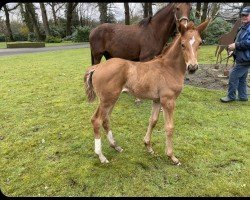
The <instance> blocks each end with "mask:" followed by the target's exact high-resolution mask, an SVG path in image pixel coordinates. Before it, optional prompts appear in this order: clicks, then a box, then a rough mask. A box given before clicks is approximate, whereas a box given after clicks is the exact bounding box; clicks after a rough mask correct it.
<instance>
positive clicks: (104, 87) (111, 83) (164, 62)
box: [84, 20, 209, 164]
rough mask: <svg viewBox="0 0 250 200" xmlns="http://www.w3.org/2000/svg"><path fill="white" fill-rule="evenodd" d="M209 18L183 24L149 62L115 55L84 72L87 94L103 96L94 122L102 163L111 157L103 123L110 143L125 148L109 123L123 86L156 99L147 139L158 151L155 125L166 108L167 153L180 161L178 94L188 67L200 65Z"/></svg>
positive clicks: (96, 143) (130, 90)
mask: <svg viewBox="0 0 250 200" xmlns="http://www.w3.org/2000/svg"><path fill="white" fill-rule="evenodd" d="M208 23H209V20H207V21H205V22H203V23H202V24H200V25H199V26H197V27H195V25H194V23H193V22H189V23H188V25H187V27H185V26H184V25H182V24H180V27H179V29H180V34H178V35H177V36H176V37H175V38H174V40H173V42H172V44H171V45H169V46H168V47H167V48H165V49H164V50H163V51H162V54H160V55H159V56H157V57H155V58H154V59H152V60H150V61H147V62H134V61H129V60H125V59H121V58H112V59H110V60H107V61H106V62H102V63H99V64H97V65H93V66H91V67H90V68H89V69H87V71H86V73H85V75H84V82H85V89H86V95H87V97H88V100H89V101H90V102H92V101H94V100H95V97H96V95H97V96H98V97H99V105H98V108H97V110H96V111H95V113H94V115H93V116H92V119H91V122H92V125H93V129H94V137H95V153H96V154H97V155H98V156H99V159H100V161H101V162H102V163H108V162H109V161H108V160H107V158H106V157H105V156H104V155H103V153H102V147H101V134H100V127H101V126H103V128H104V130H105V133H106V135H107V138H108V141H109V143H110V146H111V147H113V148H114V149H115V150H117V151H118V152H121V151H122V150H123V149H122V148H121V147H120V146H118V145H117V143H116V141H115V139H114V137H113V133H112V131H111V128H110V124H109V117H110V114H111V112H112V109H113V108H114V106H115V103H116V101H117V100H118V98H119V96H120V94H121V91H122V88H123V87H126V88H128V90H129V92H130V93H131V94H133V95H134V96H135V97H137V98H140V99H151V100H152V101H153V105H152V113H151V117H150V120H149V125H148V129H147V133H146V135H145V137H144V143H145V145H146V147H147V150H148V152H150V153H154V151H153V148H152V144H151V134H152V129H153V128H154V127H155V125H156V123H157V120H158V117H159V112H160V108H161V107H162V108H163V113H164V117H165V126H164V127H165V130H166V154H167V156H168V157H169V158H171V160H172V161H173V162H174V163H175V164H180V162H179V160H178V159H177V158H176V157H175V156H174V153H173V142H172V137H173V129H174V123H173V113H174V108H175V102H176V99H177V97H178V96H179V94H180V93H181V91H182V88H183V85H184V77H185V73H186V71H188V72H189V73H194V72H195V71H196V70H197V68H198V62H197V51H198V47H199V46H200V44H201V42H202V40H201V37H200V33H201V31H203V30H204V29H205V28H206V27H207V25H208Z"/></svg>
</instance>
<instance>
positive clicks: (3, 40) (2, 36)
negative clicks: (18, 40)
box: [0, 34, 5, 42]
mask: <svg viewBox="0 0 250 200" xmlns="http://www.w3.org/2000/svg"><path fill="white" fill-rule="evenodd" d="M0 42H5V35H3V34H0Z"/></svg>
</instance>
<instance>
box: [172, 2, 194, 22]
mask: <svg viewBox="0 0 250 200" xmlns="http://www.w3.org/2000/svg"><path fill="white" fill-rule="evenodd" d="M191 9H192V5H191V3H176V4H175V5H174V13H175V19H176V21H177V24H183V25H185V26H187V23H188V21H189V15H190V11H191Z"/></svg>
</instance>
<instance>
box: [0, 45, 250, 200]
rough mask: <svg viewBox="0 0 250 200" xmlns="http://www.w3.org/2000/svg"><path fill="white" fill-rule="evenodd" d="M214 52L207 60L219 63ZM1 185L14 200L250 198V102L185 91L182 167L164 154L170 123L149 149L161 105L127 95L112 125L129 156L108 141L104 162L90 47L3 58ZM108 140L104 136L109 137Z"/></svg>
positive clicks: (179, 116) (158, 130)
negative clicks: (89, 81)
mask: <svg viewBox="0 0 250 200" xmlns="http://www.w3.org/2000/svg"><path fill="white" fill-rule="evenodd" d="M210 51H211V50H210V49H209V48H208V49H206V48H205V47H202V48H201V52H200V60H202V62H203V63H205V62H208V63H209V62H211V61H209V59H210V56H209V55H210V54H209V53H210ZM0 63H1V65H0V94H1V99H0V119H1V123H0V147H1V148H0V149H1V151H0V157H1V159H0V160H1V162H0V174H1V176H0V184H1V191H2V192H3V193H4V194H5V195H7V196H18V197H19V196H46V197H47V196H60V197H62V196H188V197H190V196H240V197H242V196H249V195H250V192H249V191H250V190H249V189H250V188H249V182H250V181H249V164H250V163H249V158H250V156H249V146H250V144H249V141H250V138H249V130H250V123H249V121H250V115H249V113H250V103H249V102H232V103H229V104H222V103H220V102H219V98H220V97H222V96H224V95H225V94H226V91H219V90H207V89H202V88H196V87H192V86H185V87H184V89H183V91H182V93H181V95H180V97H179V98H178V99H177V103H176V109H175V113H174V123H175V131H174V139H173V141H174V152H175V154H176V156H177V157H178V158H179V159H180V161H181V162H182V165H181V166H174V165H172V163H171V161H170V160H169V159H168V158H167V157H166V156H165V155H164V150H165V133H164V128H163V124H164V122H163V117H162V113H161V115H160V118H159V121H158V124H157V125H156V127H155V129H154V131H153V136H152V142H153V147H154V150H155V152H156V154H155V155H154V156H152V155H149V154H148V153H147V152H146V149H145V147H144V144H143V142H142V140H143V137H144V135H145V133H146V129H147V125H148V118H149V116H150V112H151V102H150V101H143V103H142V104H141V105H140V106H139V107H136V106H135V105H134V98H133V97H131V96H130V95H128V94H125V93H123V94H122V95H121V96H120V99H119V101H118V102H117V104H116V106H115V108H114V110H113V113H112V116H111V125H112V131H113V134H114V136H115V138H116V140H117V142H118V144H119V145H121V147H122V148H123V149H124V151H123V152H122V153H117V152H115V151H114V150H113V149H112V148H110V147H109V145H108V141H107V139H106V138H105V136H104V134H103V135H102V142H103V143H102V144H103V153H104V154H105V155H106V157H107V158H108V159H109V161H110V163H109V164H106V165H103V164H101V163H100V162H99V159H98V157H97V156H96V155H95V153H94V137H93V131H92V125H91V123H90V118H91V116H92V114H93V112H94V110H95V109H96V106H97V103H98V102H97V101H95V102H94V103H93V104H90V103H88V102H87V101H86V96H85V92H84V87H83V74H84V72H85V68H86V67H87V66H89V65H90V52H89V49H88V48H85V49H76V50H66V51H58V52H44V53H37V54H24V55H17V56H5V57H0ZM102 133H103V132H102Z"/></svg>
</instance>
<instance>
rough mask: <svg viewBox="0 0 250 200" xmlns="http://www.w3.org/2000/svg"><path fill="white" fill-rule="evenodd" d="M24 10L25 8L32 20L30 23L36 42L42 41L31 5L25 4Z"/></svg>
mask: <svg viewBox="0 0 250 200" xmlns="http://www.w3.org/2000/svg"><path fill="white" fill-rule="evenodd" d="M25 8H26V11H27V12H28V13H29V15H30V18H31V20H32V21H31V22H32V25H33V28H34V32H35V35H36V37H37V40H38V41H42V34H41V32H40V28H39V22H38V19H37V15H36V12H35V8H34V5H33V3H25Z"/></svg>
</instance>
